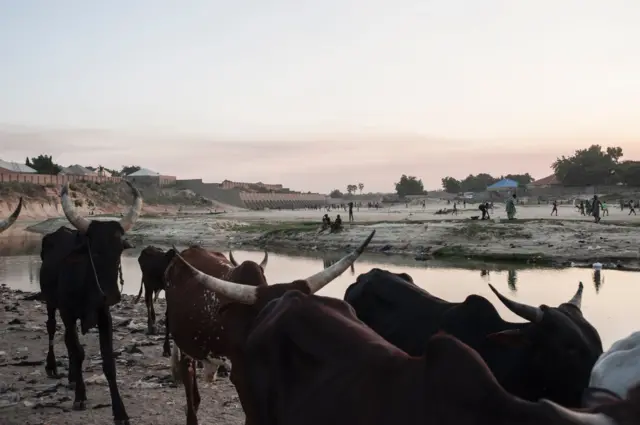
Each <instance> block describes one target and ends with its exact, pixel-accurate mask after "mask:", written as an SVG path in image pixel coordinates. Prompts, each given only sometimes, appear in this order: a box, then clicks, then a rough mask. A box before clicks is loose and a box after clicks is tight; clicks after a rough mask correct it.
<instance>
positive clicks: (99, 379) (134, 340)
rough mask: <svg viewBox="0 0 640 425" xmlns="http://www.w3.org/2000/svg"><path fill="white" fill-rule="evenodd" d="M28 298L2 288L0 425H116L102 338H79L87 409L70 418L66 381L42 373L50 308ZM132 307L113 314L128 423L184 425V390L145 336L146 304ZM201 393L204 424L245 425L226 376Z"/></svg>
mask: <svg viewBox="0 0 640 425" xmlns="http://www.w3.org/2000/svg"><path fill="white" fill-rule="evenodd" d="M25 295H27V294H26V293H24V292H17V291H11V290H9V289H7V288H6V287H0V329H1V330H0V424H1V425H36V424H38V425H45V424H46V425H63V424H65V425H87V424H92V425H93V424H95V425H102V424H105V425H107V424H109V425H111V424H113V418H112V413H111V406H110V398H109V389H108V387H107V385H106V380H105V378H104V375H103V373H102V366H101V360H100V351H99V348H98V334H97V332H96V331H95V330H92V331H91V332H90V333H88V334H87V335H84V336H82V335H81V336H80V340H81V343H82V344H83V345H84V347H85V355H86V357H85V362H84V369H83V370H84V378H85V381H86V382H87V396H88V398H89V403H88V408H87V410H85V411H81V412H76V411H72V410H71V405H72V403H73V397H74V393H73V391H72V390H69V389H67V387H66V383H67V379H66V378H63V379H59V380H58V379H51V378H48V377H47V376H46V374H45V371H44V360H45V358H46V354H47V348H48V344H47V340H48V338H47V331H46V328H45V321H46V309H45V306H44V304H42V303H41V302H39V301H25V300H23V298H24V297H25ZM132 301H133V297H128V296H125V297H124V299H123V302H122V303H121V304H120V305H118V306H116V307H115V308H114V309H113V310H112V314H113V319H114V320H113V321H114V327H115V331H114V341H113V342H114V349H115V351H116V353H117V358H116V367H117V371H118V385H119V388H120V393H121V395H122V396H123V400H124V403H125V407H126V409H127V413H128V414H129V416H130V418H131V423H132V424H135V425H165V424H166V425H168V424H171V425H175V424H184V423H186V416H185V413H184V404H185V397H184V390H183V388H182V385H180V386H179V387H177V386H176V385H175V384H174V383H173V381H172V378H171V372H170V369H169V359H167V358H164V357H162V337H161V336H149V335H146V334H145V331H146V324H145V323H146V313H145V307H144V303H142V302H141V303H139V304H137V305H134V304H133V303H132ZM156 305H157V307H156V311H157V312H161V315H162V314H164V300H158V303H157V304H156ZM58 323H59V325H58V332H57V333H56V341H55V343H56V346H55V351H56V355H57V359H58V363H59V365H58V372H59V373H61V374H63V375H65V376H66V374H67V373H68V358H67V351H66V348H65V345H64V341H63V328H62V326H61V323H60V321H59V319H58ZM160 327H161V328H162V326H160ZM199 376H202V373H199ZM199 388H200V394H201V397H202V404H201V406H200V411H199V414H198V417H199V419H200V420H201V423H215V424H219V425H240V424H244V413H243V412H242V408H241V407H240V403H239V401H238V397H237V394H236V391H235V389H234V387H233V385H232V384H231V383H230V382H229V380H228V378H227V377H219V378H218V379H217V380H216V381H215V382H214V383H206V382H204V379H202V378H201V379H199Z"/></svg>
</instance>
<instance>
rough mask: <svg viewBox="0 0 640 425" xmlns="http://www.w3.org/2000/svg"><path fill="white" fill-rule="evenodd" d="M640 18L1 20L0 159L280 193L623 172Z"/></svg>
mask: <svg viewBox="0 0 640 425" xmlns="http://www.w3.org/2000/svg"><path fill="white" fill-rule="evenodd" d="M637 22H640V2H637V1H635V0H633V1H632V0H612V1H611V2H608V3H605V2H601V1H597V0H582V1H578V0H557V1H553V2H552V1H550V0H539V1H536V2H533V1H528V2H510V1H506V0H486V1H485V2H482V3H481V4H480V3H477V2H473V1H470V0H449V1H446V2H445V1H432V2H424V1H418V0H400V1H398V2H394V3H391V2H381V1H380V2H375V1H374V2H370V1H369V2H365V1H364V0H344V1H341V2H338V1H336V0H328V1H327V2H323V3H317V2H310V1H296V2H294V1H291V0H274V1H272V2H269V3H268V4H267V3H263V4H261V3H255V2H254V3H249V2H240V3H237V2H236V3H227V2H221V1H217V0H210V1H204V0H203V1H198V0H191V1H189V2H185V3H183V4H182V6H179V5H178V4H177V3H175V2H169V1H163V0H157V1H151V0H138V1H136V2H131V3H130V2H124V1H122V0H114V1H112V2H109V3H96V2H92V3H89V2H82V1H79V0H59V1H57V2H47V1H44V0H33V1H30V2H12V3H8V4H4V5H2V6H0V55H2V58H3V66H2V67H0V93H2V96H0V158H2V159H4V160H10V161H19V162H22V161H24V159H25V157H26V156H35V155H38V154H40V153H47V154H52V155H53V156H54V159H55V160H56V162H59V163H61V164H63V165H70V164H76V163H78V164H81V165H94V166H97V165H103V166H106V167H108V168H118V169H119V168H120V167H121V166H123V165H133V164H135V165H140V166H143V167H145V168H150V169H152V170H155V171H158V172H161V173H163V174H171V175H176V176H178V177H179V178H202V179H204V180H205V181H222V180H224V179H229V180H235V181H238V180H240V181H262V182H265V183H282V184H284V185H285V186H287V187H290V188H292V189H295V190H305V191H306V190H311V191H320V192H328V191H330V190H331V189H334V188H337V189H340V190H343V191H344V190H345V188H346V186H347V184H355V183H358V182H362V183H364V185H365V189H364V191H365V192H368V191H385V192H386V191H392V190H393V183H394V182H396V181H397V180H398V179H399V177H400V175H401V174H409V175H415V176H417V177H419V178H421V179H422V180H423V182H424V184H425V188H428V189H437V188H440V179H441V178H442V177H445V176H453V177H456V178H464V177H465V176H467V175H468V174H476V173H478V172H488V173H491V174H493V175H496V176H499V175H501V174H509V173H513V174H516V173H525V172H529V173H531V174H532V175H533V176H534V177H535V178H537V179H538V178H542V177H545V176H547V175H549V174H551V172H552V171H551V169H550V165H551V163H552V162H553V161H554V160H555V159H556V157H559V156H562V155H570V154H572V153H573V151H575V150H576V149H580V148H585V147H587V146H589V145H590V144H593V143H598V144H601V145H604V146H609V145H615V146H621V147H622V148H623V151H624V153H625V158H627V159H640V143H638V139H639V138H640V121H639V120H638V116H640V78H639V77H638V76H639V75H640V57H639V56H638V55H637V40H640V26H638V25H637Z"/></svg>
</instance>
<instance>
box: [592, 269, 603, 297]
mask: <svg viewBox="0 0 640 425" xmlns="http://www.w3.org/2000/svg"><path fill="white" fill-rule="evenodd" d="M592 280H593V287H594V288H595V289H596V294H599V293H600V287H602V284H603V283H604V276H602V271H601V270H594V271H593V279H592Z"/></svg>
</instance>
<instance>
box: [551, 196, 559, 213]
mask: <svg viewBox="0 0 640 425" xmlns="http://www.w3.org/2000/svg"><path fill="white" fill-rule="evenodd" d="M552 205H553V208H552V209H551V215H553V213H556V217H557V216H558V201H556V200H555V199H554V201H553V204H552Z"/></svg>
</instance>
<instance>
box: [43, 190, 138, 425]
mask: <svg viewBox="0 0 640 425" xmlns="http://www.w3.org/2000/svg"><path fill="white" fill-rule="evenodd" d="M126 183H127V184H128V185H129V187H130V188H131V190H132V192H133V205H132V206H131V208H130V209H129V212H128V213H127V214H126V215H125V216H124V217H123V218H122V219H121V220H120V221H113V220H110V221H98V220H88V219H86V218H84V217H82V216H81V215H79V214H78V213H77V212H76V210H75V208H74V205H73V201H72V199H71V197H70V196H69V185H68V184H66V185H65V186H64V187H63V188H62V191H61V193H60V197H61V202H62V209H63V211H64V214H65V216H66V217H67V220H69V223H71V225H73V227H75V230H71V229H68V228H66V227H61V228H59V229H58V230H56V231H55V232H53V233H50V234H48V235H46V236H45V237H44V238H43V239H42V251H41V253H40V257H41V259H42V267H41V269H40V288H41V292H42V296H43V297H44V300H45V302H46V305H47V332H48V334H49V353H48V354H47V360H46V366H45V370H46V372H47V375H49V376H50V377H58V372H57V367H56V358H55V354H54V347H53V339H54V336H55V332H56V309H58V310H59V311H60V317H61V319H62V323H63V324H64V328H65V330H64V340H65V345H66V346H67V351H68V354H69V377H68V378H69V384H70V385H72V386H75V399H74V402H73V409H74V410H82V409H84V408H85V407H86V400H87V394H86V386H85V383H84V379H83V377H82V362H83V361H84V349H83V347H82V345H81V344H80V340H79V338H78V332H77V328H76V322H77V321H78V320H80V327H81V331H82V334H85V333H87V332H88V331H89V329H90V328H93V327H96V326H97V328H98V332H99V339H100V355H101V357H102V371H103V372H104V375H105V377H106V378H107V382H108V384H109V392H110V394H111V409H112V411H113V417H114V422H115V424H116V425H128V424H129V417H128V416H127V412H126V410H125V407H124V403H123V402H122V398H121V397H120V393H119V391H118V386H117V384H116V365H115V359H114V356H113V338H112V334H113V329H112V319H111V312H110V311H109V307H110V306H113V305H114V304H117V303H118V302H119V301H120V297H121V294H120V290H119V288H118V272H119V271H120V256H121V254H122V251H123V250H124V249H126V248H130V247H131V245H129V243H128V242H127V241H126V240H125V239H124V236H125V233H126V232H127V231H129V230H130V229H131V228H132V227H133V225H134V224H135V222H136V220H137V219H138V217H139V216H140V212H141V211H142V197H141V196H140V192H139V191H138V190H137V189H136V188H135V187H134V186H133V185H132V184H131V183H129V182H126Z"/></svg>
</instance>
